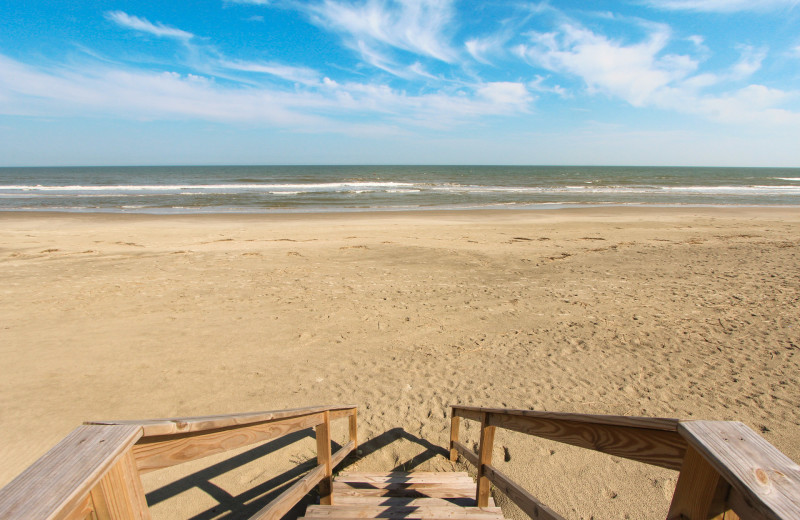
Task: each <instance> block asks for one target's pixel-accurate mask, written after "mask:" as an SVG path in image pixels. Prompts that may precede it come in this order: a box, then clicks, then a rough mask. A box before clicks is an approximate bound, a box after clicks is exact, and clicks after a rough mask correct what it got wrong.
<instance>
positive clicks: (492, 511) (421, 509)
mask: <svg viewBox="0 0 800 520" xmlns="http://www.w3.org/2000/svg"><path fill="white" fill-rule="evenodd" d="M476 493H477V488H476V485H475V482H474V481H473V480H472V478H471V477H470V476H469V475H467V474H466V473H465V472H453V473H450V472H441V473H437V472H429V471H424V472H423V471H420V472H411V473H402V472H397V471H390V472H385V473H380V472H346V473H341V474H339V475H337V476H336V478H335V479H334V481H333V504H334V505H312V506H309V507H308V508H307V509H306V514H305V517H304V518H308V519H309V520H313V519H321V518H324V519H325V520H351V519H365V518H382V519H389V520H436V519H446V520H457V519H463V520H504V518H503V513H502V511H501V510H500V508H499V507H496V506H495V503H494V500H493V499H491V498H490V499H489V507H482V508H479V507H475V505H476V502H475V495H476Z"/></svg>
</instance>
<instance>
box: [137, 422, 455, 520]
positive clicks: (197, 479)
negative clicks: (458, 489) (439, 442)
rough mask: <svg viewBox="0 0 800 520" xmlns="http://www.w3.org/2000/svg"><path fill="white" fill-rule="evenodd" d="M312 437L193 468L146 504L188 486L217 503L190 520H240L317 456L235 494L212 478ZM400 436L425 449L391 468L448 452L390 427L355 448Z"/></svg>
mask: <svg viewBox="0 0 800 520" xmlns="http://www.w3.org/2000/svg"><path fill="white" fill-rule="evenodd" d="M313 437H314V431H313V430H311V429H309V430H304V431H300V432H295V433H290V434H288V435H286V436H284V437H281V438H279V439H275V440H273V441H269V442H266V443H264V444H262V445H259V446H256V447H254V448H252V449H250V450H247V451H245V452H243V453H240V454H239V455H236V456H234V457H231V458H229V459H225V460H224V461H221V462H219V463H217V464H214V465H211V466H209V467H207V468H204V469H202V470H200V471H196V472H195V473H192V474H190V475H187V476H185V477H182V478H180V479H178V480H176V481H174V482H170V483H169V484H166V485H164V486H162V487H160V488H158V489H155V490H153V491H150V492H149V493H147V494H146V499H147V505H148V506H149V507H152V506H153V505H155V504H158V503H160V502H163V501H165V500H168V499H171V498H174V497H176V496H178V495H180V494H182V493H185V492H187V491H189V490H191V489H194V488H197V489H199V490H201V491H203V492H205V493H207V494H208V495H209V496H211V497H212V498H213V499H214V500H215V501H217V505H215V506H214V507H212V508H209V509H207V510H205V511H203V512H201V513H199V514H196V515H194V516H192V517H190V518H191V520H211V519H221V520H222V519H224V520H239V519H245V518H250V517H252V516H253V515H254V514H255V513H256V512H258V511H259V510H260V509H262V508H263V507H264V506H266V505H267V504H268V503H269V502H271V501H272V500H274V499H275V498H277V497H278V495H280V494H281V493H283V492H284V491H286V490H287V489H288V488H289V487H291V486H292V484H294V483H295V481H296V480H297V479H299V478H300V477H302V476H303V475H305V474H306V473H308V472H309V471H311V470H312V469H314V468H315V467H316V465H317V461H316V459H311V460H308V461H305V462H303V463H301V464H298V465H297V466H296V467H294V468H292V469H290V470H288V471H285V472H283V473H281V474H280V475H276V476H275V477H273V478H271V479H269V480H268V481H266V482H263V483H261V484H259V485H257V486H255V487H253V488H251V489H248V490H247V491H244V492H242V493H240V494H238V495H232V494H230V493H229V492H227V491H226V490H224V489H222V488H221V487H219V486H217V485H216V484H214V483H213V482H212V480H213V479H214V478H215V477H218V476H220V475H223V474H225V473H227V472H229V471H233V470H235V469H237V468H239V467H242V466H244V465H246V464H248V463H250V462H253V461H255V460H256V459H259V458H261V457H263V456H265V455H268V454H270V453H272V452H274V451H276V450H279V449H281V448H284V447H286V446H288V445H290V444H293V443H295V442H297V441H299V440H302V439H305V438H313ZM399 439H405V440H408V441H410V442H413V443H415V444H419V445H420V446H422V447H423V448H425V450H424V451H423V452H422V453H419V454H417V455H415V456H414V457H412V458H411V459H409V460H407V461H406V462H404V463H402V464H399V465H397V466H395V467H394V468H393V469H392V470H391V471H411V470H412V469H414V468H416V467H418V466H419V465H421V464H423V463H424V462H426V461H428V460H430V459H432V458H434V457H435V456H437V455H442V456H444V457H447V455H448V452H447V450H445V449H444V448H442V447H440V446H436V445H434V444H432V443H430V442H428V441H426V440H425V439H421V438H419V437H417V436H415V435H413V434H410V433H408V432H406V431H405V430H403V429H402V428H392V429H391V430H388V431H385V432H383V433H382V434H380V435H378V436H377V437H373V438H372V439H370V440H368V441H367V442H365V443H364V444H360V445H359V447H358V451H359V453H360V454H361V455H359V456H360V457H364V456H367V455H370V454H372V453H375V452H376V451H378V450H381V449H383V448H385V447H386V446H388V445H390V444H391V443H393V442H394V441H396V440H399ZM331 444H332V446H331V449H332V451H333V452H336V451H337V450H338V449H340V448H341V445H339V444H338V443H336V442H332V443H331ZM356 460H357V458H356V455H355V454H354V453H351V454H350V455H348V456H347V458H346V459H345V460H344V461H342V464H341V465H340V466H338V467H339V471H341V470H342V469H346V468H347V467H348V466H350V465H351V464H352V463H353V462H355V461H356ZM318 501H319V497H318V495H317V493H316V491H312V492H311V493H309V494H308V495H307V496H306V497H305V498H304V499H303V500H301V501H300V502H299V503H298V504H297V505H296V506H295V507H293V508H292V510H291V511H289V512H288V513H287V514H286V515H285V516H284V517H283V518H284V520H294V519H295V518H298V517H300V516H303V514H304V512H305V510H306V507H307V506H308V505H311V504H315V503H318Z"/></svg>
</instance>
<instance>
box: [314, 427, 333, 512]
mask: <svg viewBox="0 0 800 520" xmlns="http://www.w3.org/2000/svg"><path fill="white" fill-rule="evenodd" d="M322 413H323V418H324V420H323V422H322V424H318V425H317V428H316V434H317V464H319V465H320V466H322V467H324V468H325V476H324V477H323V478H322V480H320V482H319V503H320V504H325V505H331V504H333V463H332V459H331V420H330V415H329V412H322Z"/></svg>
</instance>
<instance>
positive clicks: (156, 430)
mask: <svg viewBox="0 0 800 520" xmlns="http://www.w3.org/2000/svg"><path fill="white" fill-rule="evenodd" d="M354 408H356V406H355V405H337V406H309V407H306V408H292V409H289V410H272V411H264V412H248V413H234V414H225V415H205V416H199V417H173V418H167V419H147V420H139V421H87V422H85V423H84V424H101V425H135V426H140V427H141V428H142V432H143V434H144V437H151V436H154V435H170V434H174V433H190V432H201V431H207V430H218V429H221V428H230V427H236V426H244V425H248V424H254V423H261V422H266V421H274V420H277V419H290V418H293V417H300V416H303V415H310V414H315V413H321V412H325V411H334V412H337V411H340V410H349V409H354ZM345 415H347V414H345Z"/></svg>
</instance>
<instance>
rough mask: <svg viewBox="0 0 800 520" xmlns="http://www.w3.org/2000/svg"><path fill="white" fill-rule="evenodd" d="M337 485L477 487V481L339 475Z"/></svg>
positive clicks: (462, 478)
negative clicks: (463, 485)
mask: <svg viewBox="0 0 800 520" xmlns="http://www.w3.org/2000/svg"><path fill="white" fill-rule="evenodd" d="M333 482H334V484H335V483H337V482H338V483H341V484H356V485H358V484H364V485H370V486H372V487H380V486H383V485H389V484H408V485H414V484H426V485H433V484H441V485H449V484H453V485H460V484H470V485H473V486H474V485H475V481H473V480H472V478H470V477H467V476H464V477H455V478H448V477H442V478H440V477H436V476H432V477H370V476H364V477H362V476H359V475H344V476H343V475H337V476H336V478H334V479H333Z"/></svg>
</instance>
